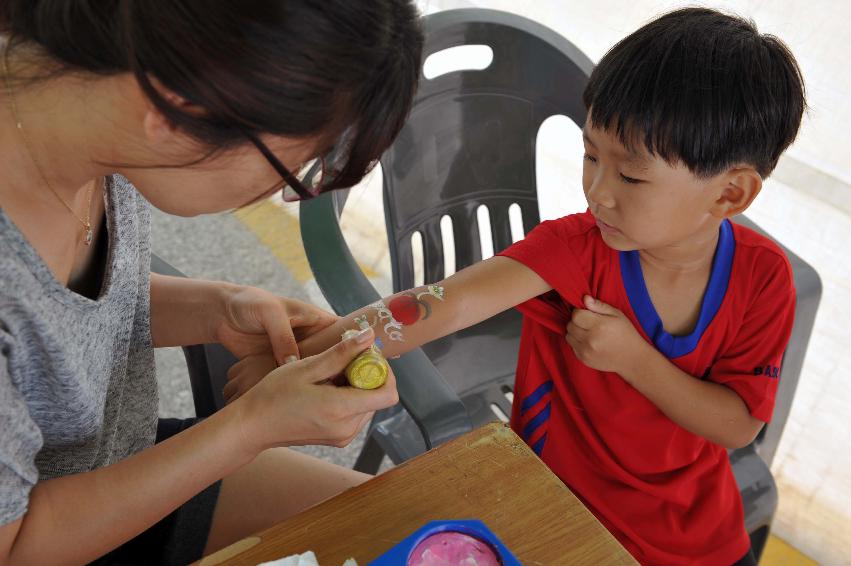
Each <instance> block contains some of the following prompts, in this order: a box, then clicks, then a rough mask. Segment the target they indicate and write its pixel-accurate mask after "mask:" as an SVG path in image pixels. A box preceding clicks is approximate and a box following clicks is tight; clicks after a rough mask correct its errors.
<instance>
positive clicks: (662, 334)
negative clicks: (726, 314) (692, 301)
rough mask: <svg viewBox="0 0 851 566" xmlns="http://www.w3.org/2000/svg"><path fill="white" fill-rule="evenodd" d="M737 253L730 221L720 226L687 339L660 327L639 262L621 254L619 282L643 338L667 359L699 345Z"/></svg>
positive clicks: (721, 298)
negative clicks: (694, 318) (622, 285)
mask: <svg viewBox="0 0 851 566" xmlns="http://www.w3.org/2000/svg"><path fill="white" fill-rule="evenodd" d="M735 251H736V239H735V237H734V236H733V227H732V225H731V224H730V221H729V220H724V222H722V223H721V228H720V230H719V235H718V246H717V247H716V248H715V257H714V258H713V259H712V273H711V274H710V275H709V284H708V285H707V286H706V292H705V293H704V295H703V303H702V304H701V306H700V316H699V317H698V319H697V325H696V326H695V328H694V330H693V331H692V333H691V334H689V335H687V336H672V335H671V334H669V333H668V332H666V331H665V329H664V328H663V327H662V319H660V318H659V315H658V314H657V313H656V307H654V306H653V301H652V300H651V299H650V293H648V292H647V285H646V284H645V283H644V273H643V272H642V271H641V260H640V259H639V256H638V252H637V251H635V250H633V251H628V252H620V254H619V255H620V267H621V278H623V284H624V287H625V288H626V294H627V297H628V298H629V304H630V305H631V306H632V310H633V312H634V313H635V316H636V317H637V318H638V321H639V322H640V323H641V328H643V329H644V332H645V334H647V336H648V337H650V339H651V340H652V341H653V344H654V345H655V346H656V348H657V349H658V350H659V351H660V352H662V353H663V354H665V356H667V357H668V358H678V357H680V356H685V355H686V354H689V353H691V352H693V351H694V349H695V348H697V345H698V343H699V342H700V339H701V337H702V336H703V333H704V332H705V331H706V329H707V327H709V324H710V323H711V322H712V319H713V318H715V315H716V314H717V313H718V310H719V309H720V308H721V303H722V302H724V296H725V295H726V293H727V286H728V285H729V283H730V272H731V271H732V269H733V256H734V255H735Z"/></svg>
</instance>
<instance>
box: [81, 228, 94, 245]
mask: <svg viewBox="0 0 851 566" xmlns="http://www.w3.org/2000/svg"><path fill="white" fill-rule="evenodd" d="M94 237H95V235H94V232H92V229H91V228H86V235H85V237H84V238H83V242H84V243H85V244H86V245H87V246H90V245H92V240H93V239H94Z"/></svg>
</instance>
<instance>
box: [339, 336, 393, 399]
mask: <svg viewBox="0 0 851 566" xmlns="http://www.w3.org/2000/svg"><path fill="white" fill-rule="evenodd" d="M359 332H360V331H359V330H347V331H346V332H344V333H343V340H346V339H348V338H351V337H352V336H354V335H356V334H358V333H359ZM389 371H390V366H389V365H388V364H387V360H386V359H385V358H384V356H383V355H382V353H381V350H379V349H378V346H376V345H375V344H373V345H371V346H370V347H369V348H367V349H366V350H364V351H363V352H361V353H360V354H358V357H356V358H355V359H354V360H352V361H351V362H350V363H349V365H347V366H346V372H345V373H346V379H348V380H349V384H350V385H351V386H352V387H357V388H358V389H377V388H379V387H381V386H382V385H384V382H385V381H387V373H388V372H389Z"/></svg>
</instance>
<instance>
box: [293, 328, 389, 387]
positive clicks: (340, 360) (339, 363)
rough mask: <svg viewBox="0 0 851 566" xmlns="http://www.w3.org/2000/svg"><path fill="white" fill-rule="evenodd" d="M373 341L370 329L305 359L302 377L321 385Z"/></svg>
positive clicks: (344, 367) (373, 335)
mask: <svg viewBox="0 0 851 566" xmlns="http://www.w3.org/2000/svg"><path fill="white" fill-rule="evenodd" d="M374 341H375V334H374V333H373V331H372V328H367V329H366V330H361V331H360V332H359V333H358V334H356V335H355V336H353V337H352V338H349V339H348V340H343V341H341V342H339V343H337V344H335V345H334V346H333V347H331V348H328V349H327V350H325V351H324V352H322V353H321V354H317V355H315V356H311V357H309V358H305V359H304V360H303V362H304V363H303V365H302V367H303V368H304V376H305V378H306V379H309V380H310V381H311V382H313V383H321V382H323V381H326V380H328V379H330V378H333V377H335V376H337V375H338V374H340V373H342V371H343V370H344V369H346V366H347V365H349V363H350V362H351V361H352V360H353V359H355V357H356V356H357V355H358V354H360V353H361V352H363V351H364V350H366V349H367V348H368V347H369V346H370V344H372V343H373V342H374Z"/></svg>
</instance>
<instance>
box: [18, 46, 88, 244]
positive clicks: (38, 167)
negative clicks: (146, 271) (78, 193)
mask: <svg viewBox="0 0 851 566" xmlns="http://www.w3.org/2000/svg"><path fill="white" fill-rule="evenodd" d="M3 79H4V81H5V83H6V96H7V97H8V98H9V106H10V107H11V109H12V116H13V117H14V118H15V125H16V126H17V128H18V131H19V132H21V138H23V140H24V145H25V146H26V148H27V153H28V154H29V156H30V159H31V160H32V162H33V165H35V168H36V170H37V171H38V173H39V175H41V179H42V180H43V181H44V184H45V185H47V188H48V189H50V192H51V193H53V195H54V196H55V197H56V198H57V199H58V200H59V202H61V203H62V205H63V206H64V207H65V208H67V209H68V212H70V213H71V214H73V215H74V218H76V219H77V220H79V222H80V224H82V225H83V228H85V229H86V231H85V234H84V235H83V242H84V243H85V244H86V245H87V246H90V245H91V244H92V240H93V239H94V232H93V231H92V195H93V194H94V190H95V184H96V183H92V185H91V187H89V193H88V197H87V199H86V203H87V204H86V219H85V220H83V219H82V218H80V217H79V216H77V213H76V212H74V209H73V208H71V206H70V205H69V204H68V203H67V202H65V200H64V199H63V198H62V197H61V196H59V193H58V192H56V189H54V188H53V185H51V184H50V181H48V180H47V175H45V174H44V170H43V169H42V168H41V164H40V163H39V162H38V160H37V159H36V157H35V152H34V151H33V150H32V147H31V146H30V141H29V139H28V138H27V134H26V133H25V132H24V127H23V125H22V124H21V118H20V117H19V116H18V105H17V104H16V103H15V94H14V92H13V91H12V85H11V81H10V79H9V41H8V40H7V41H6V45H5V46H4V47H3Z"/></svg>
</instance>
